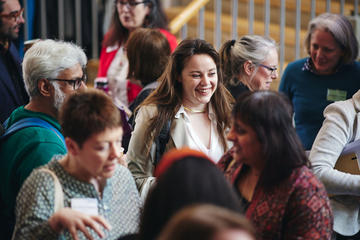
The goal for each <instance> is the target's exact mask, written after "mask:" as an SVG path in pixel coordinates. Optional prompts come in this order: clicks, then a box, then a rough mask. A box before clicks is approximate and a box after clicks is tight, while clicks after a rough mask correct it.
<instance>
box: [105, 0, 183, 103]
mask: <svg viewBox="0 0 360 240" xmlns="http://www.w3.org/2000/svg"><path fill="white" fill-rule="evenodd" d="M140 27H143V28H155V29H158V30H159V31H160V32H161V33H162V34H164V36H165V37H166V38H167V40H168V41H169V44H170V48H171V50H172V51H173V50H174V49H175V47H176V46H177V41H176V38H175V36H173V35H172V34H171V33H169V32H168V21H167V19H166V16H165V13H164V11H163V9H162V6H161V1H160V0H115V8H114V13H113V16H112V20H111V25H110V29H109V31H108V32H107V33H106V34H105V37H104V41H103V43H102V50H101V55H100V63H99V71H98V77H106V78H107V81H108V83H109V91H110V92H111V96H112V98H113V100H114V101H115V103H117V104H118V105H123V106H126V107H127V106H128V105H129V104H130V103H131V102H132V101H133V100H134V99H135V97H136V95H137V94H138V93H139V92H140V90H141V87H140V86H138V85H136V84H132V83H130V82H129V81H127V80H126V79H127V76H128V66H129V63H128V59H127V57H126V49H125V43H126V41H127V40H128V38H129V35H130V33H131V32H133V31H134V30H135V29H138V28H140Z"/></svg>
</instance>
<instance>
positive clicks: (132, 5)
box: [115, 0, 149, 8]
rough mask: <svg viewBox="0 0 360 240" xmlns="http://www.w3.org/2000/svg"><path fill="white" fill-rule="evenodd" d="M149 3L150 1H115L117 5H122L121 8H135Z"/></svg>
mask: <svg viewBox="0 0 360 240" xmlns="http://www.w3.org/2000/svg"><path fill="white" fill-rule="evenodd" d="M148 2H149V1H148V0H146V1H141V2H136V1H127V2H126V1H121V0H115V3H116V4H120V5H121V6H129V7H130V8H134V7H136V6H137V5H139V4H142V3H148Z"/></svg>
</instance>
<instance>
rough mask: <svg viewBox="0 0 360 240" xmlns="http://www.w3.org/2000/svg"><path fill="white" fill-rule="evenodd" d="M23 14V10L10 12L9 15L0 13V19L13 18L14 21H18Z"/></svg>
mask: <svg viewBox="0 0 360 240" xmlns="http://www.w3.org/2000/svg"><path fill="white" fill-rule="evenodd" d="M23 13H24V9H23V8H22V9H20V11H16V12H11V13H8V14H6V13H2V14H0V17H6V18H13V19H14V21H17V20H19V19H20V17H22V16H23Z"/></svg>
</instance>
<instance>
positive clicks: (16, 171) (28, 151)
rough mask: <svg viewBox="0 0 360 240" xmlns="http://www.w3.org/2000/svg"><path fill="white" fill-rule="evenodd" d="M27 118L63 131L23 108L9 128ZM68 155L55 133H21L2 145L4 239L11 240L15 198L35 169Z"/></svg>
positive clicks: (1, 220) (47, 118)
mask: <svg viewBox="0 0 360 240" xmlns="http://www.w3.org/2000/svg"><path fill="white" fill-rule="evenodd" d="M27 117H37V118H41V119H43V120H45V121H47V122H48V123H50V124H51V125H52V126H54V127H55V128H56V129H58V130H60V124H59V123H58V121H57V120H56V119H55V118H53V117H51V116H49V115H46V114H44V113H40V112H33V111H29V110H26V109H24V107H23V106H22V107H18V108H17V109H15V110H14V111H13V113H12V114H11V115H10V118H9V122H8V127H10V126H11V125H12V124H14V123H15V122H17V121H19V120H20V119H23V118H27ZM65 153H66V148H65V146H64V144H63V142H62V140H61V139H60V138H59V137H58V136H57V135H56V134H55V132H54V131H52V130H50V129H47V128H42V127H28V128H24V129H21V130H19V131H17V132H16V133H14V134H13V135H11V136H10V137H8V138H7V139H6V140H5V141H3V142H2V143H1V144H0V159H1V162H0V164H1V167H0V182H1V185H0V200H1V206H2V207H1V208H0V224H1V226H2V227H1V228H0V229H1V230H0V234H1V236H5V237H4V239H10V238H11V232H12V229H13V226H14V219H15V217H14V208H15V201H16V195H17V193H18V192H19V190H20V187H21V185H22V184H23V182H24V181H25V179H26V178H27V177H28V176H29V175H30V173H31V171H32V170H33V169H34V168H36V167H38V166H41V165H44V164H46V163H48V162H49V161H50V159H51V158H52V157H53V156H54V154H65Z"/></svg>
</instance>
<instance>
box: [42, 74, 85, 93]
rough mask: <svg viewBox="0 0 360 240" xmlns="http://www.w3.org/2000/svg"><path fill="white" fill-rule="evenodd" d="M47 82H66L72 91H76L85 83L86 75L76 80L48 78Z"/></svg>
mask: <svg viewBox="0 0 360 240" xmlns="http://www.w3.org/2000/svg"><path fill="white" fill-rule="evenodd" d="M47 80H49V81H59V82H66V83H67V84H70V85H72V87H73V90H77V89H79V88H80V86H81V83H82V82H84V83H86V80H87V78H86V75H84V76H82V78H76V79H58V78H48V79H47Z"/></svg>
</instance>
